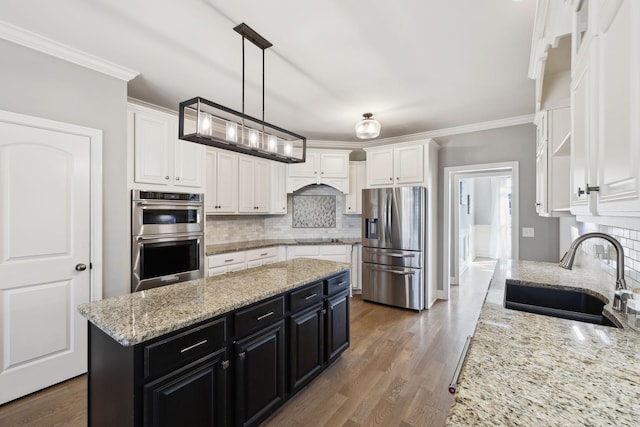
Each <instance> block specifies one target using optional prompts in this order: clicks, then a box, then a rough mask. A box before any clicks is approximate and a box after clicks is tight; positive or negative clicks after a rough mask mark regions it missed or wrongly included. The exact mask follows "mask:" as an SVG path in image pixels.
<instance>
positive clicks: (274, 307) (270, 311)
mask: <svg viewBox="0 0 640 427" xmlns="http://www.w3.org/2000/svg"><path fill="white" fill-rule="evenodd" d="M282 316H284V297H278V298H275V299H272V300H270V301H266V302H263V303H260V304H258V305H255V306H253V307H250V308H247V309H244V310H239V311H237V312H236V314H235V326H236V337H237V338H241V337H243V336H244V335H246V334H247V333H249V332H250V331H252V330H254V329H257V328H261V327H264V326H267V325H269V324H271V323H273V322H275V321H276V320H278V319H280V318H281V317H282Z"/></svg>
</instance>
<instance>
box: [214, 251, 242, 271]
mask: <svg viewBox="0 0 640 427" xmlns="http://www.w3.org/2000/svg"><path fill="white" fill-rule="evenodd" d="M246 259H247V258H246V253H245V252H230V253H226V254H218V255H211V256H210V257H207V263H208V267H209V268H215V267H222V266H224V265H231V264H238V263H243V262H245V261H246Z"/></svg>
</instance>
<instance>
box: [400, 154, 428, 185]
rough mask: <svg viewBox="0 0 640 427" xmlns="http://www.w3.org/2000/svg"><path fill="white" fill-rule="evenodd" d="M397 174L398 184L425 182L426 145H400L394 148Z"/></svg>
mask: <svg viewBox="0 0 640 427" xmlns="http://www.w3.org/2000/svg"><path fill="white" fill-rule="evenodd" d="M393 157H394V165H393V171H394V174H395V177H394V182H395V183H396V184H398V185H408V184H420V183H422V182H424V147H423V146H422V145H418V146H415V147H400V148H395V149H394V150H393Z"/></svg>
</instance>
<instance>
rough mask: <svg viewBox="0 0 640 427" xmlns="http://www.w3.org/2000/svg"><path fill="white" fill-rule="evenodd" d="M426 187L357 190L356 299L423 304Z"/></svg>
mask: <svg viewBox="0 0 640 427" xmlns="http://www.w3.org/2000/svg"><path fill="white" fill-rule="evenodd" d="M426 220H427V189H426V188H425V187H396V188H375V189H366V190H363V191H362V297H363V299H364V300H366V301H374V302H378V303H382V304H388V305H393V306H397V307H403V308H409V309H412V310H418V311H420V310H423V309H424V308H425V277H426V272H425V271H424V270H425V267H426V264H425V262H426V237H427V236H426V230H427V224H426Z"/></svg>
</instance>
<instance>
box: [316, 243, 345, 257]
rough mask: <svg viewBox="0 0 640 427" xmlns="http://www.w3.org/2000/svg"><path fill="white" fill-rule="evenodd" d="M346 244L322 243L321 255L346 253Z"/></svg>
mask: <svg viewBox="0 0 640 427" xmlns="http://www.w3.org/2000/svg"><path fill="white" fill-rule="evenodd" d="M347 248H348V246H346V245H322V246H320V255H346V254H347Z"/></svg>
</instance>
